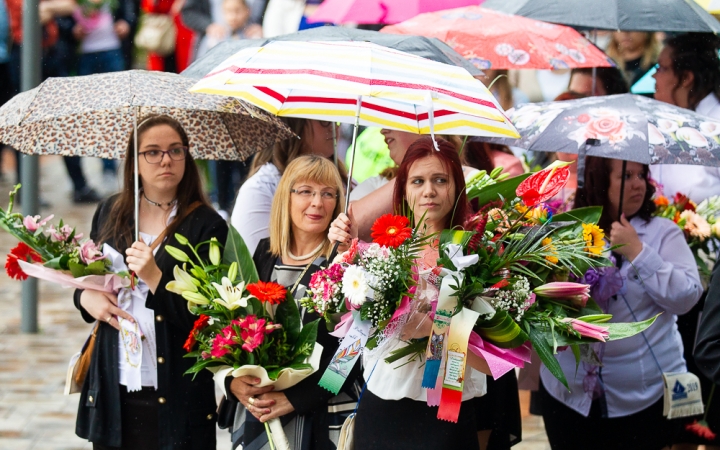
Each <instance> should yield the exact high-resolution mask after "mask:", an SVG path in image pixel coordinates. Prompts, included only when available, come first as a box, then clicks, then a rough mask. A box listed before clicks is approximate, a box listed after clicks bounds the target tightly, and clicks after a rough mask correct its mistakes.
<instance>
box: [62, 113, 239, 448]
mask: <svg viewBox="0 0 720 450" xmlns="http://www.w3.org/2000/svg"><path fill="white" fill-rule="evenodd" d="M133 141H134V139H133V136H132V135H131V136H130V138H129V140H128V147H127V153H126V158H125V176H124V188H123V190H122V191H121V192H120V193H119V194H117V195H115V196H113V197H111V198H109V199H108V200H106V201H104V202H103V203H101V204H100V205H99V206H98V208H97V211H96V212H95V216H94V217H93V221H92V231H91V233H90V237H91V238H92V239H93V240H95V242H99V243H104V244H105V246H104V249H103V250H104V253H105V254H106V255H109V256H110V257H111V260H112V262H113V269H115V270H122V269H124V268H125V266H126V267H127V270H129V271H131V272H134V273H135V274H136V275H137V277H138V283H137V285H136V286H135V288H134V289H131V288H124V289H121V290H120V292H118V294H117V295H115V294H108V293H105V292H100V291H94V290H76V291H75V296H74V300H75V306H76V307H77V308H78V309H79V310H80V312H81V313H82V317H83V318H84V319H85V321H87V322H93V321H97V322H98V328H97V337H96V342H95V348H94V351H93V354H92V361H91V364H90V369H89V371H88V374H87V377H86V379H85V382H84V384H83V387H82V393H81V394H80V406H79V409H78V415H77V424H76V428H75V432H76V434H77V435H78V436H80V437H82V438H85V439H87V440H89V441H90V442H92V444H93V448H94V449H96V450H100V449H131V450H143V449H148V450H150V449H168V450H170V449H172V450H191V449H197V450H201V449H212V448H215V423H216V413H215V410H216V408H217V406H216V403H215V390H214V383H213V379H212V374H211V373H210V372H208V371H203V372H200V373H198V374H197V376H195V377H194V378H193V377H191V376H186V375H183V374H184V373H185V371H186V370H187V369H189V368H190V366H192V363H193V361H192V360H191V359H187V358H184V355H185V353H186V352H185V350H183V343H184V342H185V340H186V339H187V336H188V334H189V332H190V330H191V329H192V327H193V323H194V321H195V319H197V317H195V316H194V315H193V314H192V313H190V311H188V308H187V301H185V300H184V299H183V298H182V297H180V296H179V295H177V294H173V293H171V292H169V291H168V290H167V289H166V287H165V286H166V285H167V283H168V282H169V281H171V280H173V278H174V277H173V268H174V267H175V266H176V265H177V264H178V262H177V261H176V260H175V259H174V258H172V257H171V256H170V255H169V254H168V253H167V252H166V251H165V245H172V246H175V247H182V246H181V245H180V244H179V243H178V241H177V239H176V238H175V233H179V234H181V235H183V236H185V237H186V238H187V239H188V241H189V242H190V244H191V245H197V244H198V243H200V242H205V241H207V240H209V239H210V238H212V237H215V238H217V239H218V240H219V241H220V242H225V238H226V236H227V225H226V223H225V221H224V220H223V219H222V218H221V217H220V216H219V215H218V214H217V213H216V212H215V211H214V210H213V209H212V207H210V206H209V205H208V202H207V200H206V199H205V196H204V194H203V191H202V186H201V181H200V175H199V173H198V170H197V168H196V166H195V163H194V161H193V158H192V156H191V155H190V153H189V152H188V147H189V146H190V142H189V140H188V137H187V134H186V133H185V131H184V130H183V127H182V125H181V124H180V123H179V122H177V121H176V120H175V119H172V118H170V117H168V116H158V115H153V116H150V117H146V118H145V119H144V120H141V121H140V123H139V125H138V152H139V158H138V168H139V175H140V186H141V192H140V198H139V199H135V197H134V189H133V185H134V183H133V171H134V169H133V165H134V151H133V148H134V147H133ZM136 201H138V202H139V208H140V215H139V218H140V220H139V223H138V230H139V232H140V240H138V241H135V239H134V236H135V234H134V232H135V224H134V223H133V222H134V217H133V216H134V208H135V202H136ZM199 255H200V257H201V258H204V259H206V260H207V258H208V247H207V246H201V247H200V249H199Z"/></svg>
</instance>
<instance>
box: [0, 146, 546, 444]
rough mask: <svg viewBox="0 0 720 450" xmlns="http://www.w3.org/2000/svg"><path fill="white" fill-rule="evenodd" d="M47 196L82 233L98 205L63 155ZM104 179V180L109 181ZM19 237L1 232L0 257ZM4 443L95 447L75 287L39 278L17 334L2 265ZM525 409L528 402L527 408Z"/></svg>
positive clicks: (46, 166)
mask: <svg viewBox="0 0 720 450" xmlns="http://www.w3.org/2000/svg"><path fill="white" fill-rule="evenodd" d="M84 164H85V167H86V173H87V174H88V175H89V178H90V183H91V184H92V185H94V186H102V185H103V180H102V177H101V176H99V174H100V170H101V169H100V164H99V161H96V160H88V161H84ZM3 166H4V167H3V170H4V172H5V173H4V175H5V177H4V180H3V181H0V206H3V207H5V203H6V197H5V194H4V193H5V192H9V190H10V189H11V186H12V183H11V182H9V181H7V180H8V179H11V180H13V179H14V175H13V173H14V172H13V171H12V169H11V167H10V166H9V163H5V164H3ZM41 174H42V176H41V189H42V193H43V194H42V195H43V197H44V198H45V199H46V200H47V201H49V202H50V203H51V204H52V205H53V206H52V208H51V209H50V210H47V211H42V212H43V215H46V214H49V213H54V214H56V216H57V217H62V218H64V219H65V221H66V222H67V223H70V224H72V225H74V226H76V227H77V228H78V229H79V230H81V231H83V232H89V226H90V220H91V217H92V213H93V211H94V205H91V206H80V207H78V206H75V205H73V204H72V201H71V199H70V195H71V192H72V189H71V185H70V182H69V180H68V179H67V177H66V175H65V169H64V166H63V164H62V160H61V159H60V158H59V157H55V156H48V157H43V159H42V160H41ZM105 184H107V182H106V183H105ZM14 245H15V242H14V241H13V240H12V238H10V237H9V235H7V234H6V233H2V232H0V255H3V256H0V260H4V254H5V252H7V251H8V250H9V249H10V248H11V247H12V246H14ZM0 272H2V273H0V449H2V450H36V449H38V450H39V449H42V450H80V449H90V448H92V446H91V445H89V444H88V443H87V442H86V441H84V440H82V439H80V438H78V437H77V436H75V433H74V429H75V414H76V410H77V401H78V396H77V394H76V395H71V396H64V395H63V393H62V392H63V386H64V382H65V373H66V370H67V363H68V360H69V359H70V357H71V356H72V355H73V354H74V353H75V352H77V351H78V350H79V349H80V347H81V346H82V344H83V342H84V341H85V339H86V337H87V335H88V334H89V332H90V329H91V326H90V325H88V324H86V323H85V322H84V321H83V320H82V319H81V318H80V314H79V313H78V312H77V310H76V309H75V307H74V306H73V304H72V299H71V296H70V291H69V290H66V289H64V288H60V287H57V286H55V285H52V284H50V283H44V282H41V283H40V287H39V292H40V295H39V325H40V332H39V333H38V334H36V335H26V334H21V333H20V287H21V283H19V282H15V281H13V280H11V279H9V278H8V277H7V275H6V274H5V271H4V270H0ZM524 410H526V408H524ZM523 426H524V429H523V435H524V438H525V439H524V441H523V442H522V443H521V444H519V445H517V446H515V447H514V448H515V449H517V450H546V449H549V446H548V445H547V440H546V439H545V433H544V430H543V428H542V420H541V419H539V418H537V417H524V419H523ZM218 442H219V445H218V449H220V450H225V449H229V447H230V446H229V441H228V438H227V433H226V432H224V431H220V430H218Z"/></svg>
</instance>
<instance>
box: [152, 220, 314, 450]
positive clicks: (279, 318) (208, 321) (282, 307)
mask: <svg viewBox="0 0 720 450" xmlns="http://www.w3.org/2000/svg"><path fill="white" fill-rule="evenodd" d="M175 237H176V239H177V241H178V242H179V243H180V244H181V245H183V246H185V247H188V249H189V250H190V253H191V254H192V257H191V256H190V255H188V254H187V253H186V252H184V251H183V250H181V249H179V248H176V247H172V246H165V249H166V251H167V252H168V253H169V254H170V255H171V256H172V257H173V258H175V259H176V260H178V261H179V262H181V263H182V267H181V266H175V268H174V269H173V274H174V280H173V281H171V282H169V283H168V284H167V289H168V290H169V291H171V292H175V293H177V294H180V295H181V296H182V297H183V298H184V299H185V300H187V302H188V308H189V309H190V311H191V312H192V313H194V314H196V315H198V316H199V317H198V319H197V320H196V321H195V324H194V326H193V329H192V330H191V331H190V334H189V335H188V338H187V341H186V342H185V345H184V348H185V350H186V351H187V352H188V353H187V355H185V356H186V357H187V358H195V359H196V362H195V364H193V366H192V367H191V368H190V369H188V371H187V372H186V374H197V373H198V372H200V371H201V370H203V369H209V370H211V371H212V372H214V373H215V377H216V379H219V380H224V379H225V377H226V376H228V375H232V376H234V377H239V376H244V375H252V376H254V377H257V378H259V379H260V380H261V382H260V384H258V386H259V387H263V386H269V385H272V386H274V387H275V389H276V390H283V389H287V388H289V387H291V386H294V385H295V384H297V383H298V382H300V381H302V380H303V379H304V378H305V377H307V376H309V375H311V374H312V373H314V372H315V371H317V369H318V366H319V362H320V355H321V353H322V347H321V346H320V345H319V344H317V343H316V342H315V341H316V339H317V327H318V321H319V320H316V321H314V322H311V323H309V324H306V325H304V326H303V325H302V320H301V317H300V311H299V309H298V306H297V304H296V303H295V300H294V299H293V298H292V296H291V295H290V294H289V293H288V292H287V290H286V289H285V288H284V287H283V286H281V285H279V284H277V283H265V282H262V281H258V275H257V271H256V269H255V267H254V265H253V263H252V258H251V257H250V253H249V252H248V250H247V247H246V246H245V244H244V243H243V242H242V238H241V237H240V235H239V233H238V232H237V231H236V230H235V229H234V228H232V227H231V228H230V232H229V234H228V242H227V243H226V244H225V252H224V259H221V256H220V253H221V251H220V243H219V242H218V241H217V240H216V239H215V238H213V239H212V240H210V241H209V242H202V243H200V244H198V245H196V246H192V245H190V243H189V242H188V241H187V239H185V238H184V237H183V236H182V235H179V234H176V235H175ZM202 245H209V261H203V260H202V259H201V258H200V257H199V255H198V248H199V247H200V246H202ZM266 431H267V433H268V440H269V442H270V445H271V446H273V447H277V448H283V449H289V448H290V447H289V443H288V442H287V438H285V435H284V433H283V431H282V424H281V423H280V420H279V419H273V420H271V421H270V422H269V423H267V424H266Z"/></svg>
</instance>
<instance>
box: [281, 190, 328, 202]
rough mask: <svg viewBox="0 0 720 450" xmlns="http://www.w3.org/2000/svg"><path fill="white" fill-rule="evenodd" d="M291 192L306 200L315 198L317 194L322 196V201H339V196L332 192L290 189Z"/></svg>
mask: <svg viewBox="0 0 720 450" xmlns="http://www.w3.org/2000/svg"><path fill="white" fill-rule="evenodd" d="M290 192H292V193H293V194H297V195H299V196H300V197H302V198H304V199H308V200H309V199H311V198H315V194H320V198H321V199H322V200H326V201H329V200H337V198H338V194H337V193H336V192H331V191H312V190H310V189H290Z"/></svg>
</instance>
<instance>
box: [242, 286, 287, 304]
mask: <svg viewBox="0 0 720 450" xmlns="http://www.w3.org/2000/svg"><path fill="white" fill-rule="evenodd" d="M247 290H248V292H250V294H252V295H253V296H254V297H257V299H258V300H260V301H261V302H267V303H271V304H274V305H276V304H278V303H282V301H283V300H285V296H286V295H287V289H285V288H284V287H283V286H281V285H279V284H277V283H274V282H272V281H271V282H269V283H266V282H264V281H258V282H257V283H253V284H249V285H248V287H247Z"/></svg>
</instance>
